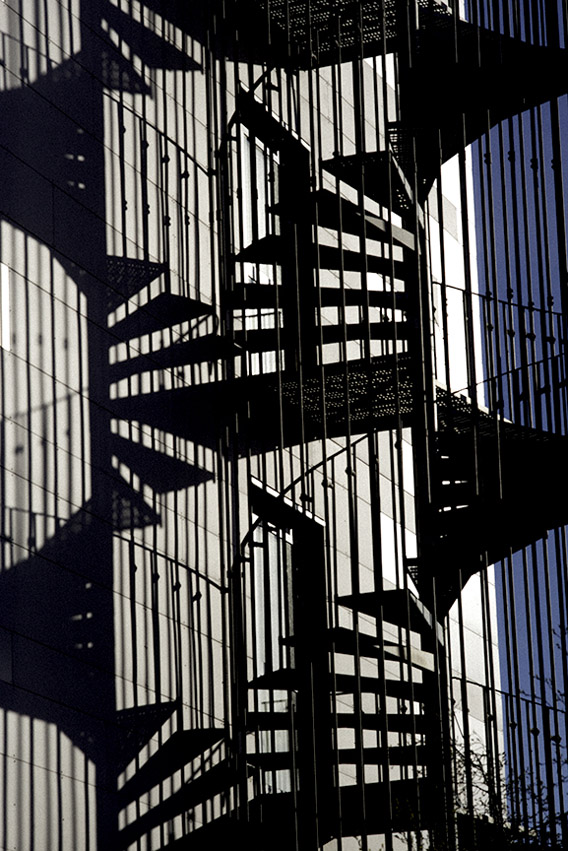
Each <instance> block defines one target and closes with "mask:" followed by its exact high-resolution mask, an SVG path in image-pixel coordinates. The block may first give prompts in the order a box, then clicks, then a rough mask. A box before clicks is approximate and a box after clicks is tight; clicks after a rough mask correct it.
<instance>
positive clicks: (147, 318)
mask: <svg viewBox="0 0 568 851" xmlns="http://www.w3.org/2000/svg"><path fill="white" fill-rule="evenodd" d="M212 311H213V308H212V306H211V305H210V304H205V303H204V302H202V301H197V299H192V298H186V297H185V296H181V295H174V294H173V293H160V295H158V296H156V298H153V299H152V300H151V301H149V302H148V303H147V304H145V305H143V306H142V307H139V308H138V310H136V311H135V312H134V313H130V314H129V315H128V316H126V317H125V318H124V319H121V320H120V321H119V322H116V323H115V324H114V325H112V326H111V327H110V328H109V331H110V334H111V337H112V338H116V339H119V340H130V339H132V338H133V337H141V336H142V335H144V334H152V333H154V331H161V330H164V329H165V328H171V327H172V326H173V325H179V324H180V323H182V322H189V321H190V320H192V319H196V318H197V317H198V316H207V315H209V314H211V313H212Z"/></svg>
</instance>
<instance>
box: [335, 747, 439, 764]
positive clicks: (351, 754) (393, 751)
mask: <svg viewBox="0 0 568 851" xmlns="http://www.w3.org/2000/svg"><path fill="white" fill-rule="evenodd" d="M337 757H338V760H339V763H340V765H357V764H358V763H359V760H360V758H361V757H360V755H359V751H358V750H357V749H356V748H339V749H338V751H337ZM388 758H389V763H390V764H391V765H426V764H427V758H428V752H427V749H426V748H425V747H424V745H416V747H413V746H412V745H405V746H401V747H396V746H395V747H389V749H388ZM384 759H385V751H384V748H363V763H364V765H382V763H383V761H384Z"/></svg>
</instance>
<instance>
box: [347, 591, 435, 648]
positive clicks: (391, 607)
mask: <svg viewBox="0 0 568 851" xmlns="http://www.w3.org/2000/svg"><path fill="white" fill-rule="evenodd" d="M337 602H338V603H339V604H340V605H341V606H347V607H348V608H350V609H355V610H356V611H359V612H364V613H365V614H367V615H371V617H377V616H378V614H379V609H380V607H381V606H382V607H383V619H384V620H385V622H386V623H389V624H393V625H395V626H399V627H402V628H406V626H407V625H408V624H409V625H410V629H411V630H413V631H415V632H420V633H429V632H431V631H432V629H433V627H434V621H433V618H432V615H431V614H430V612H429V611H428V609H427V608H426V606H424V604H423V603H421V602H420V600H419V599H418V598H417V597H415V596H414V594H412V593H411V592H410V591H405V590H404V589H403V588H395V589H392V590H385V591H371V592H368V593H365V594H358V595H347V596H343V597H339V598H338V600H337ZM437 633H438V638H439V640H443V631H442V629H441V627H439V626H438V629H437Z"/></svg>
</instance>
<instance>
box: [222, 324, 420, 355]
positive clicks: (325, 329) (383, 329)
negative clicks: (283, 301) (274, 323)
mask: <svg viewBox="0 0 568 851" xmlns="http://www.w3.org/2000/svg"><path fill="white" fill-rule="evenodd" d="M410 332H411V327H410V325H409V323H408V322H389V321H388V320H385V321H384V322H370V323H369V325H368V326H367V325H366V324H365V323H363V322H348V323H342V324H340V325H322V326H321V335H322V342H323V343H324V344H328V343H341V342H342V341H343V340H347V341H356V340H364V339H366V337H367V334H369V337H370V339H371V340H385V341H394V340H395V339H396V340H401V341H402V340H406V339H407V338H408V337H409V334H410ZM235 338H236V341H237V343H238V344H239V345H240V346H242V347H243V348H245V349H246V350H247V351H249V352H272V351H276V350H277V349H279V348H282V346H283V345H284V341H285V339H286V332H285V329H283V328H279V329H276V328H261V329H258V330H255V329H253V330H250V331H237V332H235Z"/></svg>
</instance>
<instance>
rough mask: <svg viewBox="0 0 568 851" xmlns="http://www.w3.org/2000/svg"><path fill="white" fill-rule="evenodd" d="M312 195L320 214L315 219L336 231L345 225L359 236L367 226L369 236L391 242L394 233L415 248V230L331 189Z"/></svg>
mask: <svg viewBox="0 0 568 851" xmlns="http://www.w3.org/2000/svg"><path fill="white" fill-rule="evenodd" d="M312 197H313V199H314V201H315V202H316V205H317V206H316V211H317V217H316V216H314V221H317V224H318V225H319V226H320V227H324V228H328V229H329V230H334V231H339V229H340V227H341V230H342V231H343V232H344V233H351V234H355V235H357V236H359V235H360V234H362V233H363V228H364V232H365V235H366V237H367V239H375V240H378V241H381V242H387V243H390V240H391V235H392V240H393V242H394V243H395V244H396V245H399V246H402V247H403V248H408V249H409V250H410V251H414V248H415V245H416V241H415V239H414V234H413V233H411V231H409V230H406V229H405V228H401V227H398V226H397V225H394V224H389V222H388V221H386V220H385V219H381V218H379V217H378V216H375V215H373V214H372V213H369V212H367V211H365V212H364V213H361V210H360V208H359V207H358V205H357V204H354V203H353V202H352V201H348V200H347V199H346V198H342V197H341V195H338V194H337V193H335V192H332V191H331V190H330V189H319V190H317V191H316V192H314V193H313V195H312ZM340 213H341V216H340Z"/></svg>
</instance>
